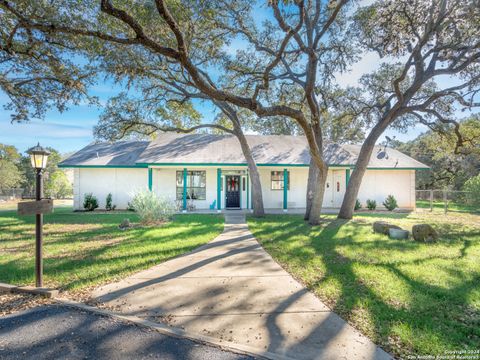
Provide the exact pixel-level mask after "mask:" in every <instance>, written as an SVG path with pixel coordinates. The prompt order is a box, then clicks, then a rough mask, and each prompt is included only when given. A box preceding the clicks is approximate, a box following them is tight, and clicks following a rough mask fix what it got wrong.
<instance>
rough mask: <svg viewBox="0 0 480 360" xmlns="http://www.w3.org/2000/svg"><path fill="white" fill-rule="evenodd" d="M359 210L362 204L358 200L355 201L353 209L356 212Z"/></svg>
mask: <svg viewBox="0 0 480 360" xmlns="http://www.w3.org/2000/svg"><path fill="white" fill-rule="evenodd" d="M361 208H362V203H361V202H360V200H358V199H357V201H355V207H354V208H353V209H354V210H355V211H357V210H360V209H361Z"/></svg>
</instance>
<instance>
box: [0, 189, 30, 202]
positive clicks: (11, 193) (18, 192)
mask: <svg viewBox="0 0 480 360" xmlns="http://www.w3.org/2000/svg"><path fill="white" fill-rule="evenodd" d="M34 196H35V194H31V193H29V192H28V191H26V190H25V189H22V188H15V189H0V201H13V200H18V199H30V198H33V197H34Z"/></svg>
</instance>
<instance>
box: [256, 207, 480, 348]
mask: <svg viewBox="0 0 480 360" xmlns="http://www.w3.org/2000/svg"><path fill="white" fill-rule="evenodd" d="M380 220H383V221H387V222H389V223H391V224H394V225H397V226H400V227H401V228H403V229H407V230H411V228H412V226H413V225H415V224H419V223H429V224H431V225H432V226H433V227H434V228H435V230H436V231H438V233H439V239H438V241H437V242H436V243H418V242H415V241H413V240H393V239H389V237H388V236H387V235H382V234H374V233H373V231H372V224H373V222H374V221H380ZM248 224H249V227H250V230H251V231H252V232H253V234H254V236H255V237H256V238H257V239H258V240H259V241H260V243H261V244H262V245H263V247H264V248H265V249H266V250H267V251H268V252H269V253H270V254H271V255H272V256H273V257H274V259H275V260H277V261H278V262H279V263H280V264H281V265H282V266H283V267H284V268H285V269H287V270H288V271H289V272H290V273H291V274H293V275H294V276H295V277H297V278H298V279H299V280H300V281H302V282H303V283H304V284H305V285H306V286H307V287H308V288H309V289H310V290H312V291H313V292H314V293H315V294H316V295H317V296H318V297H319V298H321V299H322V300H323V301H324V302H325V303H326V304H327V305H328V306H329V307H331V309H332V310H334V311H335V312H337V313H338V314H339V315H340V316H342V317H343V318H344V319H346V320H347V321H348V322H349V323H351V324H352V325H353V326H355V327H356V328H357V329H359V330H360V331H362V332H363V333H364V334H365V335H367V336H369V337H370V338H371V339H372V340H373V341H375V342H376V343H377V344H379V345H381V346H382V347H383V348H384V349H385V350H387V351H390V352H392V353H393V354H395V355H396V356H401V357H406V356H408V355H412V354H419V355H420V354H421V355H442V354H443V355H444V354H445V351H447V350H463V349H470V350H475V349H477V350H478V345H479V344H480V216H478V215H471V214H449V215H439V214H430V213H411V214H382V213H371V214H368V213H363V214H359V215H357V216H355V218H354V219H353V220H351V221H342V220H336V218H335V216H333V215H332V216H325V222H324V223H323V224H322V225H321V226H317V227H311V226H308V225H307V224H305V222H304V221H303V217H302V216H293V215H283V216H279V215H275V216H267V217H265V218H263V219H254V218H252V217H250V218H249V219H248Z"/></svg>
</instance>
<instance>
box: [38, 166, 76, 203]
mask: <svg viewBox="0 0 480 360" xmlns="http://www.w3.org/2000/svg"><path fill="white" fill-rule="evenodd" d="M72 195H73V187H72V184H71V183H70V181H69V180H68V178H67V175H66V174H65V172H64V171H62V170H55V171H54V172H53V173H51V174H49V175H48V178H47V181H45V196H46V197H50V198H54V199H65V198H68V197H70V196H72Z"/></svg>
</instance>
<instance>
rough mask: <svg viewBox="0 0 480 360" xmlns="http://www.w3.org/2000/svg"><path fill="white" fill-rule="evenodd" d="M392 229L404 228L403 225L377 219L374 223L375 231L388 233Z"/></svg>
mask: <svg viewBox="0 0 480 360" xmlns="http://www.w3.org/2000/svg"><path fill="white" fill-rule="evenodd" d="M390 229H400V230H401V229H402V228H401V227H399V226H397V225H393V224H389V223H387V222H385V221H375V222H374V223H373V232H376V233H379V234H383V235H388V234H389V230H390Z"/></svg>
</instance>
